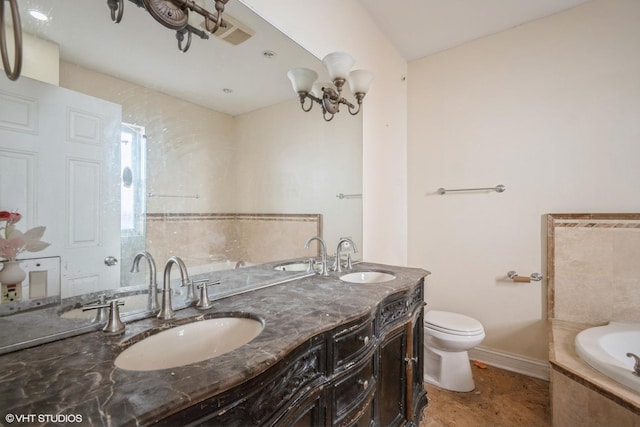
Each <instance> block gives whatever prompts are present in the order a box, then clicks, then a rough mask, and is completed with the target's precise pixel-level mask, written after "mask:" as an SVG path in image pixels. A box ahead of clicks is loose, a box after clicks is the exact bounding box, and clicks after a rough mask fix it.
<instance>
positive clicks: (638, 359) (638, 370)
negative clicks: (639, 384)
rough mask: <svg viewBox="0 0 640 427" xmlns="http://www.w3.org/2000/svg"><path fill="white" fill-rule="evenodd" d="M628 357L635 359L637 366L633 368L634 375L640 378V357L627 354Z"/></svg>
mask: <svg viewBox="0 0 640 427" xmlns="http://www.w3.org/2000/svg"><path fill="white" fill-rule="evenodd" d="M627 357H633V358H634V359H635V361H636V364H635V365H634V366H633V375H635V376H636V377H640V357H638V355H637V354H633V353H627Z"/></svg>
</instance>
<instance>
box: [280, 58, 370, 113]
mask: <svg viewBox="0 0 640 427" xmlns="http://www.w3.org/2000/svg"><path fill="white" fill-rule="evenodd" d="M322 63H323V64H324V66H325V67H326V68H327V71H328V72H329V77H330V78H331V80H332V82H316V80H317V79H318V73H316V72H315V71H313V70H310V69H308V68H293V69H291V70H289V72H288V73H287V76H288V77H289V79H290V80H291V84H292V85H293V90H294V91H295V92H296V93H297V94H298V96H299V97H300V106H301V107H302V110H303V111H305V112H307V111H311V108H312V107H313V103H314V102H317V103H318V104H320V106H321V107H322V116H323V117H324V119H325V120H326V121H330V120H331V119H333V116H334V115H335V114H336V113H338V112H340V104H344V105H346V106H347V108H348V109H349V113H350V114H351V115H354V116H355V115H356V114H358V113H359V112H360V107H361V106H362V100H363V99H364V96H365V95H366V94H367V92H368V91H369V86H370V85H371V81H372V80H373V73H371V72H370V71H367V70H353V71H351V68H352V67H353V64H354V63H355V60H354V59H353V57H352V56H351V55H349V54H348V53H345V52H333V53H330V54H328V55H327V56H325V57H324V59H323V60H322ZM347 82H349V88H350V89H351V92H352V93H353V94H354V96H355V97H356V102H357V104H358V105H357V107H356V105H354V104H353V103H351V102H350V101H349V100H347V99H346V98H343V97H342V89H343V88H344V85H345V83H347ZM307 98H308V99H310V100H311V101H310V102H309V104H308V107H305V101H306V99H307Z"/></svg>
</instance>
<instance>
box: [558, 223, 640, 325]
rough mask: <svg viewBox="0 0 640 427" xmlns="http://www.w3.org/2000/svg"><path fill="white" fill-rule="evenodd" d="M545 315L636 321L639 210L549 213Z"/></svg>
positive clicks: (638, 311)
mask: <svg viewBox="0 0 640 427" xmlns="http://www.w3.org/2000/svg"><path fill="white" fill-rule="evenodd" d="M549 227H550V231H549V237H548V238H549V239H551V241H550V243H551V244H550V245H549V247H550V248H551V250H552V253H551V254H549V257H548V258H549V259H548V270H549V271H550V272H553V274H552V275H550V276H549V284H548V289H549V307H548V310H549V318H555V319H560V320H568V321H573V322H581V323H588V324H604V323H607V322H609V321H611V320H619V321H640V308H639V307H640V214H593V215H586V214H584V215H581V214H573V215H551V216H550V220H549Z"/></svg>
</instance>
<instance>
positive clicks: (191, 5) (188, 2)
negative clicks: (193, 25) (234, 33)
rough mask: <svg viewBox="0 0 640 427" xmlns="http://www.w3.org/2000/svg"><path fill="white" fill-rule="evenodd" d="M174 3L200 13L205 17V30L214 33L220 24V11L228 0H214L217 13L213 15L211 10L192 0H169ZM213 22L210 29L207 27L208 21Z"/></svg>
mask: <svg viewBox="0 0 640 427" xmlns="http://www.w3.org/2000/svg"><path fill="white" fill-rule="evenodd" d="M171 1H172V2H173V3H174V4H175V5H177V6H180V7H182V8H185V7H186V8H187V9H189V10H191V11H193V12H196V13H197V14H199V15H201V16H203V17H204V19H205V26H206V27H207V31H209V32H211V33H215V32H216V31H217V30H218V28H220V25H221V24H222V12H223V11H224V6H225V5H226V4H227V3H228V2H229V0H216V10H217V11H218V14H217V15H215V14H213V13H212V12H210V11H208V10H207V9H205V8H204V7H202V6H200V5H199V4H197V3H195V2H194V1H193V0H171ZM210 22H215V25H214V27H213V28H212V29H209V23H210Z"/></svg>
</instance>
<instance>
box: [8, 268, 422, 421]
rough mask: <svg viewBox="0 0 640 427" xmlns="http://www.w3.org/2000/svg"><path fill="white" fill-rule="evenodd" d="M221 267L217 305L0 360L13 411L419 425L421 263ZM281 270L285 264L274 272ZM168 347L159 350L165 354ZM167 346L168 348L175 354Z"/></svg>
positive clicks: (94, 417)
mask: <svg viewBox="0 0 640 427" xmlns="http://www.w3.org/2000/svg"><path fill="white" fill-rule="evenodd" d="M288 265H289V268H287V267H286V265H285V266H284V268H283V264H282V263H281V264H280V265H276V264H275V263H271V264H262V265H258V266H254V267H248V268H242V269H237V270H230V271H225V272H218V273H211V274H210V275H209V276H210V277H208V279H210V280H220V281H221V285H220V286H222V287H225V286H226V287H229V288H242V287H243V286H244V287H246V286H247V284H248V283H250V282H256V283H258V282H259V284H262V285H261V286H254V287H253V288H252V290H250V291H247V292H243V293H240V294H236V295H232V296H227V297H224V298H219V299H218V297H216V294H215V292H214V288H215V287H211V288H210V295H211V298H212V300H213V305H212V307H211V308H209V309H206V310H198V309H196V308H195V307H189V308H184V309H180V310H176V311H175V318H174V319H171V320H161V319H157V318H156V317H155V316H151V317H147V318H144V319H141V320H137V321H134V322H130V323H127V324H126V329H125V331H124V333H122V334H118V335H109V334H105V333H103V332H101V331H93V332H87V333H84V334H81V335H77V336H73V337H69V338H64V339H61V340H58V341H53V342H50V343H46V344H42V345H39V346H35V347H31V348H26V349H22V350H18V351H14V352H11V353H8V354H4V355H2V356H0V363H1V365H2V366H3V369H4V371H3V375H2V376H0V407H2V409H3V410H4V414H3V416H4V415H5V414H13V415H15V416H19V415H21V414H52V415H59V416H62V417H64V416H74V417H81V418H82V424H92V425H152V424H157V425H169V426H174V425H199V424H205V425H221V426H261V425H283V426H289V425H300V426H319V425H327V426H328V425H332V426H333V425H336V426H353V425H357V426H373V425H375V426H385V427H386V426H396V425H418V423H419V420H420V418H421V416H422V412H423V409H424V407H425V406H426V403H427V401H426V394H425V390H424V386H423V378H422V376H423V361H422V358H421V356H420V354H421V351H422V345H423V332H422V324H423V306H424V302H423V301H424V290H423V288H424V277H425V276H426V275H427V274H428V272H426V271H425V270H421V269H414V268H403V267H396V266H387V265H380V264H372V263H359V264H357V265H355V266H353V268H352V269H351V270H348V271H343V272H341V273H338V272H332V273H330V274H329V275H328V276H323V275H322V274H313V273H308V272H305V271H302V270H304V268H303V267H304V266H303V263H297V264H296V263H293V262H292V263H289V264H288ZM276 267H278V268H276ZM157 356H161V357H157ZM165 356H166V357H165Z"/></svg>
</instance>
